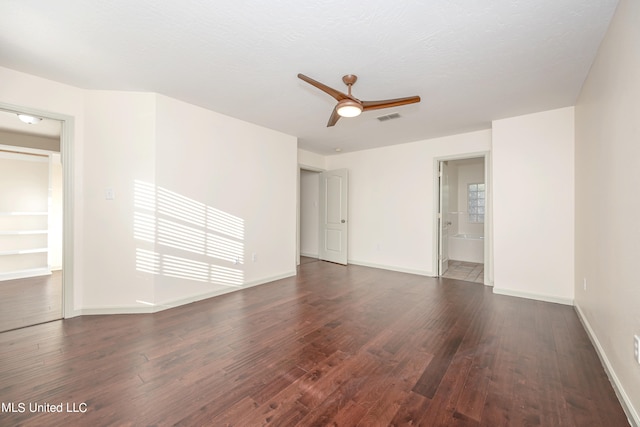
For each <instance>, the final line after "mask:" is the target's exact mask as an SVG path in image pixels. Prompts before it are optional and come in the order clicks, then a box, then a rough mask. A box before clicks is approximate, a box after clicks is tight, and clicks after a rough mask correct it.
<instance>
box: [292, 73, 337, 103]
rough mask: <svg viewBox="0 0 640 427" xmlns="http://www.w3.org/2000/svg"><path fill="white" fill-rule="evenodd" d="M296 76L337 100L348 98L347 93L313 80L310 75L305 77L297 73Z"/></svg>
mask: <svg viewBox="0 0 640 427" xmlns="http://www.w3.org/2000/svg"><path fill="white" fill-rule="evenodd" d="M298 78H299V79H300V80H304V81H305V82H307V83H309V84H310V85H311V86H315V87H317V88H318V89H320V90H321V91H323V92H326V93H328V94H329V95H331V96H333V97H334V98H335V99H336V100H337V101H342V100H343V99H347V98H349V96H348V95H346V94H344V93H342V92H340V91H339V90H335V89H334V88H331V87H329V86H327V85H325V84H323V83H320V82H319V81H316V80H313V79H312V78H311V77H307V76H305V75H304V74H298Z"/></svg>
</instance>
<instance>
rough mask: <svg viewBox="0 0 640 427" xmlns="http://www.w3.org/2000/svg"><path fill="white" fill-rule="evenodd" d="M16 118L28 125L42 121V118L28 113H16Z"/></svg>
mask: <svg viewBox="0 0 640 427" xmlns="http://www.w3.org/2000/svg"><path fill="white" fill-rule="evenodd" d="M18 118H19V119H20V121H21V122H23V123H27V124H30V125H35V124H36V123H40V122H41V121H42V118H40V117H35V116H30V115H28V114H18Z"/></svg>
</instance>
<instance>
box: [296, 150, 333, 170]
mask: <svg viewBox="0 0 640 427" xmlns="http://www.w3.org/2000/svg"><path fill="white" fill-rule="evenodd" d="M298 165H300V166H301V167H303V168H307V169H310V170H326V169H327V158H326V157H325V156H323V155H321V154H316V153H312V152H311V151H306V150H302V149H300V148H298Z"/></svg>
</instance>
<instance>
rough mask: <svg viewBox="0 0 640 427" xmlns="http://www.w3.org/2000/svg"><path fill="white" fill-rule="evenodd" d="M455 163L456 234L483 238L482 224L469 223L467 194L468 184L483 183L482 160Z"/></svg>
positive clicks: (457, 161)
mask: <svg viewBox="0 0 640 427" xmlns="http://www.w3.org/2000/svg"><path fill="white" fill-rule="evenodd" d="M455 163H456V166H457V167H456V169H457V172H458V176H457V183H458V191H457V197H458V200H457V203H456V206H457V209H458V210H457V211H458V215H457V216H458V228H457V232H458V233H457V234H473V235H477V236H484V223H472V222H469V213H468V212H469V209H468V205H469V200H468V194H467V193H468V192H467V188H468V185H469V184H481V183H482V184H483V183H484V159H483V158H475V159H469V160H456V161H455Z"/></svg>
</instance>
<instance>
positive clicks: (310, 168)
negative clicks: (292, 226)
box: [295, 163, 326, 266]
mask: <svg viewBox="0 0 640 427" xmlns="http://www.w3.org/2000/svg"><path fill="white" fill-rule="evenodd" d="M303 170H304V171H308V172H314V173H318V174H320V173H322V172H326V169H322V168H316V167H313V166H307V165H303V164H300V163H299V164H298V178H297V191H296V195H297V201H296V260H295V262H296V266H298V265H300V192H301V191H302V190H301V188H300V171H303Z"/></svg>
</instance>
